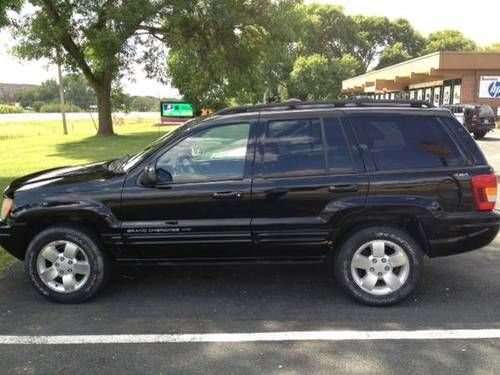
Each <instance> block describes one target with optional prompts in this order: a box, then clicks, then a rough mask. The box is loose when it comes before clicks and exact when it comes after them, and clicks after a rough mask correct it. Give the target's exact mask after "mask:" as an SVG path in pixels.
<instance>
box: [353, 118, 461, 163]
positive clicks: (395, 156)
mask: <svg viewBox="0 0 500 375" xmlns="http://www.w3.org/2000/svg"><path fill="white" fill-rule="evenodd" d="M351 121H352V124H353V126H354V129H355V131H356V133H357V135H358V138H359V140H360V142H361V143H362V145H363V146H364V147H366V148H367V149H368V150H369V151H370V153H371V155H372V157H373V161H374V163H375V166H376V168H377V169H379V170H394V169H408V168H439V167H459V166H464V165H466V164H467V160H466V158H465V157H464V155H463V154H462V153H461V152H460V150H459V148H458V146H457V144H456V143H455V142H454V140H453V139H452V137H451V134H450V132H449V131H448V130H447V129H446V128H445V126H444V125H443V124H442V123H441V122H440V121H438V120H437V119H436V118H435V117H430V116H418V115H406V114H370V115H366V116H359V117H358V116H354V117H352V118H351Z"/></svg>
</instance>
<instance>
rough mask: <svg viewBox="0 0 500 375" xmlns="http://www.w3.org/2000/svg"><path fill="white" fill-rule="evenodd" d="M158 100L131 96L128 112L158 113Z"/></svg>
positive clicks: (149, 97)
mask: <svg viewBox="0 0 500 375" xmlns="http://www.w3.org/2000/svg"><path fill="white" fill-rule="evenodd" d="M159 110H160V99H158V98H153V97H151V96H133V97H132V98H130V111H133V112H158V111H159Z"/></svg>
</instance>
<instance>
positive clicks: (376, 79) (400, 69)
mask: <svg viewBox="0 0 500 375" xmlns="http://www.w3.org/2000/svg"><path fill="white" fill-rule="evenodd" d="M471 70H498V71H499V73H500V52H435V53H431V54H430V55H426V56H422V57H417V58H415V59H412V60H408V61H405V62H402V63H400V64H396V65H392V66H389V67H387V68H383V69H379V70H374V71H371V72H368V73H366V74H363V75H360V76H357V77H353V78H350V79H346V80H345V81H343V82H342V92H344V93H347V94H360V93H373V92H390V91H401V90H402V89H404V88H405V87H408V86H409V85H413V84H418V83H425V82H434V81H439V80H447V79H454V78H460V77H461V76H462V75H463V73H464V71H471Z"/></svg>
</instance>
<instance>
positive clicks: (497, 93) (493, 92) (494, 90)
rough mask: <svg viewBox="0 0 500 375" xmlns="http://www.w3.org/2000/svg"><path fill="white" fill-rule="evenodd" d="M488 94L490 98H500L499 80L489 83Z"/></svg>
mask: <svg viewBox="0 0 500 375" xmlns="http://www.w3.org/2000/svg"><path fill="white" fill-rule="evenodd" d="M488 94H489V95H490V96H491V97H492V98H500V81H493V82H491V83H490V84H489V86H488Z"/></svg>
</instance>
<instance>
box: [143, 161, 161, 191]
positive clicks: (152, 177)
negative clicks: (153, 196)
mask: <svg viewBox="0 0 500 375" xmlns="http://www.w3.org/2000/svg"><path fill="white" fill-rule="evenodd" d="M139 181H140V183H141V185H144V186H154V185H156V184H157V183H158V176H157V175H156V169H155V165H154V164H150V165H147V166H146V167H144V171H143V172H142V175H141V178H140V180H139Z"/></svg>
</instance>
